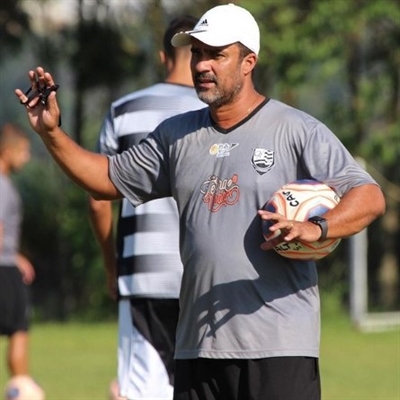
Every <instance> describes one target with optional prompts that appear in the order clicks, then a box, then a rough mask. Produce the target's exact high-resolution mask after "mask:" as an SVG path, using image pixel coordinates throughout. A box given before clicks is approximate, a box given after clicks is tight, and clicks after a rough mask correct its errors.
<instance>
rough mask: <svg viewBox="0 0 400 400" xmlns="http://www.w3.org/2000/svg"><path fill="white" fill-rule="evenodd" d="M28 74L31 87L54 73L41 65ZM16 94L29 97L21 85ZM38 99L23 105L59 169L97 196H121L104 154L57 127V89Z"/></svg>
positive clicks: (44, 85)
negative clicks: (93, 150)
mask: <svg viewBox="0 0 400 400" xmlns="http://www.w3.org/2000/svg"><path fill="white" fill-rule="evenodd" d="M28 75H29V80H30V83H31V88H32V91H36V89H37V88H38V87H40V88H50V87H52V86H53V85H54V80H53V77H52V76H51V75H50V74H49V73H48V72H45V71H44V69H43V68H41V67H37V68H36V70H34V71H29V73H28ZM15 94H16V96H17V97H18V98H19V100H20V101H21V102H22V103H24V102H26V101H27V100H28V98H27V96H26V95H25V94H24V93H23V92H22V90H20V89H16V90H15ZM39 100H40V99H39V97H37V98H34V99H33V100H32V101H30V102H29V103H28V104H26V105H25V108H26V111H27V115H28V119H29V122H30V124H31V126H32V128H33V129H34V130H35V131H36V132H37V133H38V134H39V136H40V137H41V139H42V140H43V143H44V144H45V146H46V147H47V149H48V151H49V152H50V154H51V155H52V157H53V158H54V160H55V161H56V162H57V163H58V165H59V166H60V167H61V169H62V170H63V171H64V172H65V173H66V174H67V175H68V176H69V177H70V178H71V179H72V180H73V181H74V182H75V183H77V184H78V185H79V186H81V187H82V188H83V189H85V190H86V191H88V192H89V193H90V194H91V195H92V196H93V197H94V198H96V199H109V200H111V199H117V198H121V194H120V193H119V191H118V190H117V188H116V187H115V186H114V184H113V183H112V182H111V180H110V178H109V176H108V159H107V157H106V156H104V155H101V154H96V153H92V152H89V151H87V150H85V149H83V148H82V147H80V146H79V145H78V144H77V143H75V142H74V141H73V140H72V139H71V138H69V137H68V135H67V134H66V133H65V132H64V131H63V130H62V129H61V128H59V126H58V123H59V118H60V110H59V107H58V104H57V100H56V92H55V91H52V92H51V93H50V95H49V97H48V98H47V102H45V105H43V104H41V102H40V101H39Z"/></svg>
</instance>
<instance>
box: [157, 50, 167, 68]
mask: <svg viewBox="0 0 400 400" xmlns="http://www.w3.org/2000/svg"><path fill="white" fill-rule="evenodd" d="M158 55H159V56H160V61H161V64H162V65H166V64H167V55H166V54H165V51H164V50H160V51H159V52H158Z"/></svg>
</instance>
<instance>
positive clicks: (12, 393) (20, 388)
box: [5, 375, 45, 400]
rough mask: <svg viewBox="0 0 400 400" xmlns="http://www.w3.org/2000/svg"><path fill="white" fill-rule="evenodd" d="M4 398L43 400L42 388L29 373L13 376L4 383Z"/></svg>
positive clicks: (10, 399)
mask: <svg viewBox="0 0 400 400" xmlns="http://www.w3.org/2000/svg"><path fill="white" fill-rule="evenodd" d="M5 399H6V400H45V394H44V391H43V389H42V388H41V387H40V386H39V385H38V384H37V383H36V382H35V381H34V380H33V379H32V377H30V376H29V375H16V376H13V377H12V378H11V379H10V380H9V381H8V382H7V385H6V390H5Z"/></svg>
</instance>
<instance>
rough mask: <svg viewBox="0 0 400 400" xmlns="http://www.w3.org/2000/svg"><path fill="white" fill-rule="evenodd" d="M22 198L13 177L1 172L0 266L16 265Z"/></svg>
mask: <svg viewBox="0 0 400 400" xmlns="http://www.w3.org/2000/svg"><path fill="white" fill-rule="evenodd" d="M21 219H22V210H21V199H20V196H19V194H18V192H17V190H16V189H15V187H14V185H13V183H12V182H11V179H10V178H9V177H8V176H6V175H3V174H0V222H1V224H2V225H3V243H2V246H1V249H0V266H15V263H16V255H17V253H18V249H19V240H20V229H21V226H20V225H21Z"/></svg>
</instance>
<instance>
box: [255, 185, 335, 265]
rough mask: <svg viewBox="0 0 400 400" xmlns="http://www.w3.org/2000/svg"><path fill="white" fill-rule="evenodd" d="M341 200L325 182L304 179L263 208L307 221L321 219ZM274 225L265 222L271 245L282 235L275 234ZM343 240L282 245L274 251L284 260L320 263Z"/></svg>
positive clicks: (290, 217) (292, 218) (280, 193)
mask: <svg viewBox="0 0 400 400" xmlns="http://www.w3.org/2000/svg"><path fill="white" fill-rule="evenodd" d="M339 201H340V198H339V196H338V195H337V194H336V193H335V191H334V190H333V189H331V188H330V187H329V186H327V185H325V184H324V183H322V182H318V181H315V180H309V179H303V180H298V181H295V182H291V183H288V184H286V185H284V186H282V187H281V188H280V189H279V190H277V191H276V192H275V193H274V194H273V195H272V197H271V198H270V199H269V200H268V202H267V203H266V204H265V205H264V206H263V209H264V210H266V211H271V212H274V213H278V214H281V215H284V216H285V217H286V218H287V219H288V220H294V221H302V222H303V221H307V220H308V219H309V218H311V217H314V216H316V215H318V216H321V215H323V214H325V213H326V212H327V211H329V210H331V209H332V208H334V207H336V205H337V204H338V203H339ZM272 225H273V222H271V221H264V220H263V221H262V230H263V236H264V239H265V240H267V241H269V240H271V239H274V238H276V237H278V236H280V235H281V231H280V230H278V231H276V232H274V233H272V232H271V231H270V230H269V228H270V227H271V226H272ZM339 243H340V239H326V240H322V241H316V242H312V243H310V242H302V241H293V242H282V243H279V244H278V245H276V246H275V247H274V250H275V251H276V252H277V253H279V254H280V255H281V256H283V257H287V258H292V259H298V260H319V259H321V258H324V257H326V256H327V255H328V254H330V253H331V252H332V251H333V250H335V249H336V247H337V246H338V245H339Z"/></svg>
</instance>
